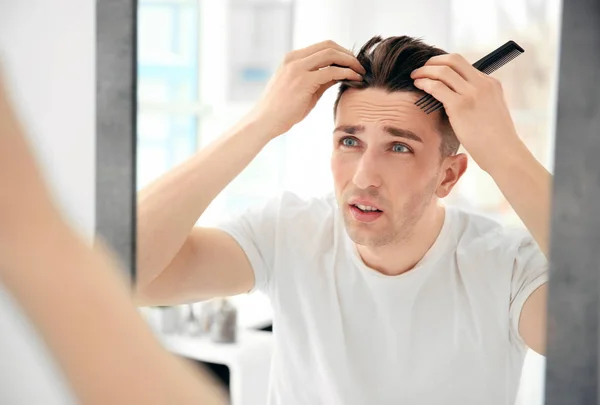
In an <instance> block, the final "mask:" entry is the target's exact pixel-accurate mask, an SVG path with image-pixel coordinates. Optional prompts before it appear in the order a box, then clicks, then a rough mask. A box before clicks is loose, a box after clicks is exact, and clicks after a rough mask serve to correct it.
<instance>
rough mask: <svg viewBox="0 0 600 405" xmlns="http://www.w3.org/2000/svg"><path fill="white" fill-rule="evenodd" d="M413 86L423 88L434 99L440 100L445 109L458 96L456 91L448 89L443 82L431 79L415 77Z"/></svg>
mask: <svg viewBox="0 0 600 405" xmlns="http://www.w3.org/2000/svg"><path fill="white" fill-rule="evenodd" d="M414 83H415V87H417V88H419V89H421V90H423V91H424V92H426V93H429V94H431V95H432V96H433V97H435V99H436V100H438V101H440V102H441V103H442V104H443V105H444V107H445V108H446V109H448V106H449V105H452V103H454V102H456V101H457V100H458V98H459V97H461V96H460V95H459V94H458V93H455V92H454V91H453V90H452V89H450V88H449V87H448V86H447V85H446V84H445V83H444V82H442V81H439V80H433V79H427V78H423V79H417V80H415V82H414Z"/></svg>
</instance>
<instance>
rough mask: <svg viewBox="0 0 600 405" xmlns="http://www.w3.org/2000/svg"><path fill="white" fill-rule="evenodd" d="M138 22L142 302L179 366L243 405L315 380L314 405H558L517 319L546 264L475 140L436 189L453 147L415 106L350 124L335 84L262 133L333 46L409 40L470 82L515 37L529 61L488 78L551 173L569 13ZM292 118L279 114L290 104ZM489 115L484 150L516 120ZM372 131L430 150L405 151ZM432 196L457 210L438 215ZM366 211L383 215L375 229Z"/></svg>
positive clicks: (191, 16)
mask: <svg viewBox="0 0 600 405" xmlns="http://www.w3.org/2000/svg"><path fill="white" fill-rule="evenodd" d="M475 16H486V17H485V18H479V17H477V18H476V17H475ZM137 21H138V65H137V74H138V82H137V86H138V125H137V135H138V137H137V190H138V218H137V222H138V236H137V238H138V239H137V240H138V258H137V264H138V267H137V283H138V296H139V297H138V298H139V300H140V305H141V309H140V310H141V311H142V313H143V314H144V315H145V316H146V318H147V320H148V322H149V323H150V324H151V325H152V326H153V327H154V328H155V330H156V333H157V334H158V335H159V336H160V337H161V339H162V340H163V342H165V345H166V346H167V347H168V348H169V349H170V350H171V351H172V352H174V353H176V354H178V355H181V356H183V357H186V358H189V359H192V360H195V361H198V362H199V363H200V364H204V365H208V366H209V367H210V368H211V369H212V370H213V371H214V372H215V374H216V375H218V376H220V378H221V380H222V382H223V383H224V384H225V385H227V386H228V388H229V391H230V393H231V400H232V403H236V404H240V403H244V404H253V403H257V404H258V403H266V400H267V398H268V397H269V396H275V397H281V398H288V395H293V396H298V395H299V394H300V393H299V392H298V393H294V392H290V391H289V387H290V386H296V385H299V384H295V383H296V382H298V378H300V376H301V375H302V376H306V375H310V376H313V377H311V379H310V384H308V388H306V390H307V394H302V395H307V396H308V398H324V397H328V398H330V402H331V403H335V402H336V401H339V402H341V403H350V402H351V401H353V400H354V401H358V402H356V403H367V402H365V401H366V399H365V398H369V399H370V400H371V401H372V402H376V403H386V402H385V401H386V400H387V401H396V402H393V403H397V401H401V400H404V401H407V402H408V403H414V401H412V400H413V399H414V398H419V399H420V402H419V403H428V402H427V401H430V402H431V403H436V400H437V399H438V397H437V395H443V396H444V398H445V399H446V400H447V398H452V400H454V401H455V402H457V403H458V402H460V403H469V402H468V401H469V400H472V401H474V402H472V403H483V401H484V400H485V403H490V398H494V400H497V401H498V402H497V403H498V404H500V403H502V404H504V403H513V402H514V403H516V404H542V403H543V384H544V372H545V360H544V357H543V356H542V355H540V354H538V353H536V352H535V351H534V350H531V349H528V348H527V345H525V343H524V342H523V341H522V339H523V334H524V333H525V332H524V331H523V330H521V326H520V324H519V320H520V316H522V315H523V313H522V312H521V310H522V308H523V307H524V305H525V302H526V301H527V299H528V298H529V297H530V296H532V294H533V293H534V291H538V288H539V287H540V286H541V285H543V284H544V282H545V277H547V269H546V268H545V267H544V265H543V258H544V255H543V253H542V252H541V250H540V247H539V246H538V245H537V243H535V242H531V243H529V244H528V243H526V242H525V241H526V240H530V241H531V240H532V239H531V238H530V239H527V236H524V234H525V233H528V232H527V229H528V228H527V226H526V224H525V223H524V221H523V219H522V218H521V217H520V216H519V214H518V213H517V211H516V210H515V208H514V207H513V205H514V203H513V204H511V201H510V200H511V199H512V200H513V201H517V202H518V201H521V200H520V199H519V195H518V194H519V193H518V192H516V194H517V195H516V196H515V189H514V188H511V187H512V186H511V185H510V184H508V185H507V184H506V181H505V179H503V178H502V176H501V175H500V174H498V173H496V172H493V170H492V169H490V167H485V168H482V165H480V164H479V163H478V162H483V163H486V162H488V161H486V160H485V159H483V158H481V157H479V156H477V157H475V158H474V157H473V153H471V151H470V150H468V149H469V148H468V147H467V146H465V144H464V143H463V144H462V145H461V146H460V148H459V149H458V151H457V153H458V155H462V156H463V158H461V159H458V158H448V157H447V156H445V160H444V162H446V163H447V164H448V167H447V171H446V172H444V171H440V170H438V171H436V172H435V173H436V175H432V174H431V173H432V172H428V173H429V174H428V176H429V177H427V176H425V175H423V174H422V173H423V172H424V171H425V170H426V169H427V170H431V168H432V167H434V166H432V165H433V163H431V161H432V160H431V159H433V158H434V156H436V155H434V154H432V152H431V151H432V150H433V149H432V148H431V144H432V142H438V143H439V142H441V141H439V140H437V141H436V139H437V138H435V137H434V136H433V135H432V134H433V133H434V132H432V131H433V130H432V129H431V128H434V127H435V125H432V123H433V124H435V121H433V118H432V117H431V116H427V115H425V114H422V113H421V114H420V115H419V110H418V109H417V108H416V107H415V106H414V105H413V104H411V103H408V102H407V101H408V100H410V101H414V100H413V99H411V98H406V97H408V96H414V95H415V94H417V93H418V92H414V91H413V92H408V93H407V92H396V93H393V94H391V95H386V94H381V93H378V92H377V89H375V90H374V89H365V90H356V89H351V90H349V91H348V92H347V93H346V94H345V97H342V98H341V99H340V105H338V110H337V111H338V115H337V116H336V117H335V119H334V115H333V111H334V110H333V107H334V103H335V102H336V97H337V94H338V93H337V91H338V87H339V85H335V86H334V87H332V88H331V89H329V90H327V91H326V92H325V93H324V94H323V96H322V97H321V99H320V100H319V102H318V103H317V104H316V106H315V107H314V109H312V111H310V113H309V114H308V116H307V117H306V118H304V119H302V120H301V121H300V122H299V123H297V124H295V125H293V126H292V127H291V128H289V129H287V128H286V130H285V131H284V132H285V133H284V134H282V135H281V136H277V137H273V139H272V140H269V141H266V142H264V141H263V139H262V138H261V137H260V134H261V132H265V133H266V135H265V136H267V135H268V134H269V131H270V130H271V129H272V127H274V126H276V125H277V124H278V123H279V122H278V121H277V120H273V119H272V120H268V121H264V120H254V118H256V116H257V115H260V114H258V113H257V112H256V111H257V107H256V106H257V103H258V102H259V100H261V97H263V95H264V94H266V93H265V91H266V86H267V83H268V82H269V80H270V79H271V78H272V77H273V75H274V74H275V73H276V72H277V69H278V68H279V66H280V64H281V62H282V60H283V58H284V57H285V56H286V55H287V54H289V53H290V52H292V51H293V50H298V49H305V48H306V47H308V46H310V45H311V44H315V43H318V42H321V41H323V40H327V39H331V40H334V41H335V42H336V43H337V44H339V45H341V46H343V47H345V48H347V49H350V50H352V51H354V53H355V54H356V53H357V52H358V51H359V50H360V48H361V47H362V46H363V45H364V44H365V43H366V42H367V41H368V40H369V39H371V38H372V37H374V36H375V35H381V36H382V37H383V38H387V37H391V36H400V35H408V36H411V37H413V38H422V40H423V41H424V43H425V44H428V45H434V46H436V47H438V48H441V49H443V50H445V51H447V52H451V53H458V54H460V55H462V56H463V57H464V58H465V59H466V60H467V61H469V62H470V63H473V62H475V61H476V60H478V59H479V58H481V57H483V56H485V55H486V54H488V53H489V52H491V51H492V50H494V49H496V48H497V47H499V46H500V45H502V44H504V43H505V42H507V41H508V40H514V41H515V42H517V43H518V44H519V45H520V46H522V47H523V48H524V49H525V53H524V54H522V55H520V56H519V57H518V58H516V59H515V60H514V61H512V62H510V63H508V64H507V65H506V66H503V67H502V68H500V69H499V70H498V71H497V72H494V73H493V74H492V76H493V77H495V78H496V79H498V80H499V81H500V82H501V84H502V89H503V95H504V100H505V103H506V106H507V111H508V112H509V113H510V117H511V120H512V122H513V123H514V127H515V131H516V133H517V134H518V139H520V141H521V142H522V143H523V144H524V145H525V146H526V149H527V150H528V151H529V152H530V153H531V156H532V158H534V160H537V161H538V162H539V163H540V164H541V166H542V167H543V168H545V170H547V171H549V172H550V173H551V172H552V167H553V164H554V162H553V156H554V132H555V128H554V122H555V108H556V107H555V106H556V94H557V85H556V83H557V77H558V76H557V74H558V69H557V66H558V65H557V61H558V44H559V30H560V27H559V21H560V3H559V2H558V1H547V2H540V1H533V0H519V1H517V2H511V3H510V4H507V3H502V2H500V1H493V2H470V1H465V0H447V1H445V2H441V3H440V2H435V3H434V2H433V1H430V2H429V3H426V4H420V5H419V6H418V7H417V6H416V5H415V3H413V2H411V3H408V2H404V1H391V0H389V1H386V0H378V1H375V2H373V1H369V2H367V1H355V2H352V7H350V6H349V5H348V4H347V2H342V1H339V0H328V1H326V2H319V3H318V4H317V3H314V2H313V3H311V2H304V1H299V0H298V1H295V2H292V1H276V0H264V1H251V0H228V1H222V2H201V1H199V0H177V1H175V0H140V1H139V4H138V15H137ZM297 55H298V54H296V56H297ZM314 73H316V70H315V72H314ZM346 73H347V72H346ZM347 74H348V73H347ZM289 78H290V80H291V79H294V78H295V76H292V75H290V76H289ZM281 82H282V83H283V82H284V81H283V80H282V81H281ZM267 94H268V93H267ZM365 95H368V97H367V96H365ZM407 95H408V96H407ZM421 95H422V94H421ZM280 97H281V96H280ZM289 97H290V98H292V97H294V94H293V93H292V92H290V94H289ZM403 97H405V98H403ZM278 103H280V109H272V110H270V111H271V112H272V114H271V115H270V116H271V117H274V116H277V117H279V116H284V115H285V111H287V110H285V108H284V106H288V105H290V100H289V99H288V98H286V97H281V98H280V100H278ZM490 103H491V102H490ZM490 105H495V106H496V104H490ZM501 105H502V104H498V106H501ZM386 107H388V108H387V109H386ZM390 107H391V108H390ZM261 111H262V110H261ZM390 111H391V112H390ZM496 111H498V114H495V112H496ZM402 112H404V113H402ZM488 113H489V114H490V119H489V120H486V121H485V122H484V121H482V127H481V128H480V129H481V131H485V126H483V124H484V123H485V124H490V126H493V124H494V123H497V120H500V121H501V119H498V117H499V116H500V117H501V110H500V109H499V110H494V111H492V112H488ZM386 114H387V115H386ZM407 114H409V115H407ZM437 114H440V113H437ZM440 115H441V114H440ZM261 117H262V116H261ZM407 117H410V118H411V119H407ZM415 117H418V120H417V119H415ZM373 122H379V123H382V122H393V123H395V124H394V125H395V126H396V127H398V126H399V127H402V128H401V129H410V130H411V133H416V134H417V135H418V136H419V137H420V138H422V140H423V142H418V141H415V139H412V140H406V139H405V138H403V140H402V141H401V142H397V139H396V138H397V137H394V142H391V141H390V139H391V138H390V137H389V135H385V134H384V132H385V131H380V128H379V127H377V126H374V127H372V126H371V125H372V123H373ZM340 125H345V126H353V125H354V126H355V125H363V126H365V129H364V130H362V132H361V130H360V129H357V128H346V129H345V130H343V131H342V132H343V134H342V135H343V136H342V135H340V131H336V132H335V133H333V132H334V129H335V128H336V127H338V126H340ZM390 125H392V124H390ZM403 125H404V126H403ZM498 125H500V124H498ZM503 128H505V127H503ZM455 132H458V130H456V129H455ZM332 133H333V135H332ZM386 137H387V138H386ZM458 137H459V138H460V135H459V136H458ZM381 139H386V140H387V141H390V142H388V143H390V144H392V145H393V146H392V147H393V148H394V149H393V150H394V153H396V154H397V155H399V156H394V157H393V159H396V160H391V159H392V158H391V157H390V156H391V153H389V152H386V151H387V149H384V144H383V143H382V142H383V141H382V140H381ZM509 139H510V138H509ZM334 140H335V141H336V142H334ZM387 141H386V142H387ZM473 143H475V144H476V142H473ZM386 145H387V143H386ZM436 145H437V144H436ZM515 145H516V143H515ZM351 148H355V149H353V150H352V151H351V150H350V149H351ZM474 150H477V146H476V145H475V146H474ZM498 153H500V150H499V151H498ZM211 156H213V157H214V156H217V157H214V158H212V159H211ZM427 156H429V157H428V158H427ZM506 156H510V154H507V155H506ZM446 158H447V159H446ZM450 162H453V163H452V164H450ZM464 162H468V163H467V165H466V170H465V163H464ZM436 164H437V163H436ZM436 167H437V168H438V169H439V168H440V167H441V166H436ZM386 169H387V170H386ZM536 170H537V172H538V173H539V172H540V170H539V168H538V169H536ZM390 171H393V172H394V173H398V175H394V176H392V175H390V173H389V172H390ZM492 172H493V174H491V173H492ZM444 173H445V176H447V177H443V176H442V174H444ZM408 174H410V176H409V175H408ZM436 176H437V177H436ZM439 176H442V177H439ZM444 178H445V179H446V183H448V184H452V187H450V190H448V189H446V188H444V186H441V185H440V183H442V180H443V179H444ZM432 179H435V180H436V182H435V184H434V186H433V188H428V187H427V185H428V184H429V183H428V180H429V181H431V180H432ZM446 183H444V184H446ZM498 183H501V184H498ZM503 188H504V189H503ZM434 190H435V192H434ZM336 191H339V192H338V193H336ZM525 191H527V190H525ZM331 193H333V195H332V196H330V195H331ZM427 193H429V194H427ZM436 193H439V194H440V195H442V196H443V197H441V198H439V200H440V201H441V203H442V204H443V206H446V207H448V209H447V210H443V211H439V210H436V209H434V208H433V207H434V205H431V204H425V202H426V201H428V202H431V201H437V199H438V197H437V194H436ZM325 196H328V197H325ZM407 196H411V197H412V198H409V197H407ZM336 197H337V199H336ZM345 197H350V198H354V197H360V199H362V200H364V201H346V200H345ZM540 198H542V197H540ZM548 198H549V197H548ZM542 199H543V198H542ZM339 201H342V202H343V203H346V205H343V204H342V205H340V204H338V202H339ZM369 203H371V204H372V205H375V208H378V209H379V208H381V209H380V211H382V213H368V212H359V211H366V210H369V208H367V207H365V205H369ZM377 204H379V205H381V207H377V206H376V205H377ZM540 204H541V206H543V202H541V203H540ZM348 205H352V207H349V206H348ZM358 206H360V207H358ZM342 207H343V208H342ZM361 208H362V209H361ZM540 210H543V207H541V208H540ZM525 211H527V208H525ZM439 212H444V213H445V214H444V215H442V216H438V214H436V213H439ZM391 214H393V215H391ZM351 215H352V216H351ZM386 217H387V218H386ZM353 218H354V219H353ZM414 218H420V221H418V222H417V223H418V225H419V226H414V224H415V222H414ZM424 218H425V219H424ZM427 218H429V219H427ZM353 220H355V221H358V222H360V224H358V223H356V222H352V221H353ZM376 221H379V223H380V225H376V224H377V222H376ZM386 221H387V222H386ZM371 222H372V225H368V224H370V223H371ZM381 222H385V223H386V224H387V227H386V226H385V225H384V224H381ZM369 226H371V228H369ZM377 226H380V227H381V228H376V227H377ZM192 228H193V230H192ZM372 228H374V229H375V230H376V231H373V232H372V233H369V232H371V229H372ZM224 231H226V232H224ZM403 232H404V233H403ZM415 235H417V236H415ZM516 235H520V236H516ZM361 241H362V242H361ZM392 241H393V243H392ZM460 241H462V242H460ZM365 246H366V247H365ZM386 246H387V248H386ZM390 246H393V247H394V249H390ZM390 250H391V251H390ZM396 250H397V251H401V252H402V253H403V254H402V255H401V256H398V254H396V256H395V255H394V254H395V253H394V251H396ZM391 258H393V259H394V260H391ZM201 259H205V261H204V262H203V261H202V260H201ZM390 263H393V264H394V265H391V266H390ZM399 263H401V264H399ZM248 269H252V270H254V271H252V272H248V271H247V270H248ZM400 270H401V271H400ZM398 271H399V272H398ZM395 272H398V273H395ZM249 290H252V292H250V293H246V292H248V291H249ZM481 353H484V354H481ZM271 367H273V368H271ZM234 380H236V382H235V383H234V382H233V381H234ZM398 380H400V381H402V382H404V383H403V384H400V386H399V385H398ZM449 380H450V381H452V383H451V384H447V385H445V384H444V382H446V381H449ZM474 381H477V384H475V383H474ZM269 382H271V388H270V389H271V391H269ZM302 383H306V379H302ZM475 385H477V386H482V387H485V388H482V390H483V389H485V391H481V392H479V391H477V390H476V389H474V386H475ZM285 387H288V391H286V388H285ZM399 387H400V388H399ZM303 390H304V388H303ZM303 392H304V391H303ZM423 395H425V396H429V397H428V398H424V396H423ZM484 395H485V398H483V396H484ZM374 398H377V399H378V400H376V401H374ZM363 399H365V400H363ZM242 400H243V402H241V401H242ZM452 400H447V402H448V403H454V402H452ZM361 401H362V402H361ZM283 402H284V403H287V402H286V401H285V400H283ZM438 402H439V401H438Z"/></svg>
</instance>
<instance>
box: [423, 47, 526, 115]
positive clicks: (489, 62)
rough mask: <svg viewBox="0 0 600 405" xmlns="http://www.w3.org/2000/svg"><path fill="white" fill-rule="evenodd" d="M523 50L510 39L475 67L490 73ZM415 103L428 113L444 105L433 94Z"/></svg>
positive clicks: (475, 64) (479, 61)
mask: <svg viewBox="0 0 600 405" xmlns="http://www.w3.org/2000/svg"><path fill="white" fill-rule="evenodd" d="M523 52H525V50H524V49H523V48H521V47H520V46H519V45H518V44H517V43H516V42H515V41H508V42H507V43H505V44H504V45H502V46H501V47H500V48H498V49H496V50H495V51H493V52H491V53H490V54H488V55H486V56H484V57H483V58H481V59H479V60H478V61H477V62H475V63H473V67H474V68H476V69H477V70H479V71H480V72H483V73H485V74H487V75H489V74H491V73H492V72H495V71H496V70H498V69H499V68H501V67H502V66H504V65H506V64H507V63H508V62H510V61H511V60H513V59H514V58H516V57H517V56H519V55H521V54H522V53H523ZM415 105H417V106H418V107H419V108H421V109H422V110H424V111H425V113H427V114H431V113H432V112H434V111H437V110H439V109H440V108H443V107H444V106H443V104H442V103H440V102H439V101H438V100H436V99H435V98H434V97H433V96H432V95H431V94H426V95H424V96H423V97H421V98H420V99H418V100H417V101H415Z"/></svg>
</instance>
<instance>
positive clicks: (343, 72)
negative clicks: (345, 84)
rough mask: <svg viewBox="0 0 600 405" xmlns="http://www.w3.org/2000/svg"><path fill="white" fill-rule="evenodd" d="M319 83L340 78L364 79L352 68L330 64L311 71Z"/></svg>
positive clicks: (335, 80)
mask: <svg viewBox="0 0 600 405" xmlns="http://www.w3.org/2000/svg"><path fill="white" fill-rule="evenodd" d="M310 74H311V75H312V76H314V78H315V80H316V82H317V83H319V84H321V85H323V84H327V83H329V82H337V81H340V80H352V81H362V80H363V77H362V76H361V75H360V74H358V73H356V72H355V71H354V70H352V69H350V68H344V67H337V66H329V67H326V68H324V69H320V70H317V71H316V72H311V73H310Z"/></svg>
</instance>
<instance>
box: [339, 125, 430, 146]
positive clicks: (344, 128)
mask: <svg viewBox="0 0 600 405" xmlns="http://www.w3.org/2000/svg"><path fill="white" fill-rule="evenodd" d="M383 130H384V131H385V132H387V133H388V134H390V135H392V136H397V137H400V138H406V139H411V140H413V141H417V142H421V143H423V139H421V137H420V136H418V135H417V134H415V133H414V132H413V131H410V130H408V129H402V128H397V127H393V126H390V125H386V126H385V127H383ZM338 131H341V132H345V133H347V134H349V135H356V134H360V133H361V132H364V131H365V126H364V125H340V126H338V127H336V128H335V129H334V130H333V132H338Z"/></svg>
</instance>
